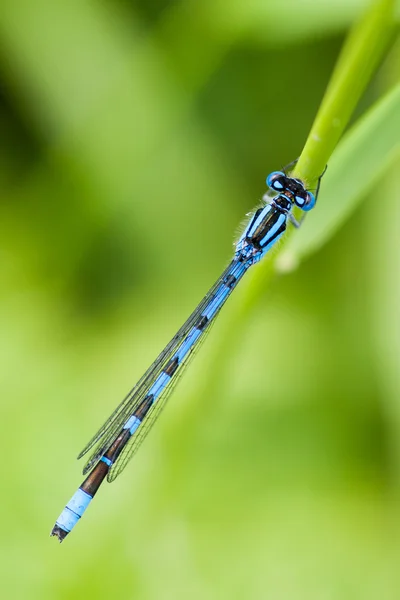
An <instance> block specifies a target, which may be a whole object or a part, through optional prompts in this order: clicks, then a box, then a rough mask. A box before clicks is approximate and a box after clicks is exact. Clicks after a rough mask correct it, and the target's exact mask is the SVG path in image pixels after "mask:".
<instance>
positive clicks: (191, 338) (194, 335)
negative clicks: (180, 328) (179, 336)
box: [173, 327, 202, 362]
mask: <svg viewBox="0 0 400 600" xmlns="http://www.w3.org/2000/svg"><path fill="white" fill-rule="evenodd" d="M201 333H202V332H201V330H200V329H197V327H193V329H192V330H191V331H190V332H189V334H188V335H187V337H186V339H185V341H184V342H183V344H182V345H181V347H180V348H179V350H178V352H177V353H176V354H175V355H174V357H173V358H175V357H177V358H178V360H179V362H182V360H183V359H184V358H185V356H186V355H187V353H188V352H189V351H190V349H191V348H192V346H193V345H194V344H195V343H196V341H197V339H198V338H199V337H200V336H201Z"/></svg>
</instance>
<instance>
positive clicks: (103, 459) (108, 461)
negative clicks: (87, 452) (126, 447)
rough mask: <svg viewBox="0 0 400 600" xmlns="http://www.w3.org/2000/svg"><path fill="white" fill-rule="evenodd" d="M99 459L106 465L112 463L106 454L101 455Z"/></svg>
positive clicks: (108, 465) (109, 465)
mask: <svg viewBox="0 0 400 600" xmlns="http://www.w3.org/2000/svg"><path fill="white" fill-rule="evenodd" d="M100 460H101V461H102V462H103V463H106V465H107V467H111V465H112V464H113V462H112V460H110V459H109V458H107V456H102V457H101V459H100Z"/></svg>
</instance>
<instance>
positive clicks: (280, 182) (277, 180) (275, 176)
mask: <svg viewBox="0 0 400 600" xmlns="http://www.w3.org/2000/svg"><path fill="white" fill-rule="evenodd" d="M266 182H267V186H268V187H270V188H272V189H273V190H275V191H276V192H281V191H282V190H284V189H285V182H286V175H285V173H282V171H274V172H273V173H270V174H269V175H268V177H267V179H266Z"/></svg>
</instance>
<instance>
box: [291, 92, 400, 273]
mask: <svg viewBox="0 0 400 600" xmlns="http://www.w3.org/2000/svg"><path fill="white" fill-rule="evenodd" d="M399 131H400V85H397V86H396V87H395V88H394V89H393V90H391V91H390V92H389V93H388V94H387V95H386V96H385V97H384V98H383V99H382V100H380V101H379V102H377V103H376V104H375V106H374V107H373V108H371V109H370V110H369V111H368V113H367V114H366V115H365V116H364V117H363V118H361V119H360V121H359V122H357V123H356V124H355V125H354V126H353V127H352V129H351V130H350V131H349V132H348V134H347V135H346V136H345V137H344V138H343V140H342V141H341V143H340V144H339V146H338V148H337V151H336V152H335V154H334V155H333V157H332V160H331V161H330V163H329V168H328V170H327V172H326V175H324V178H323V180H322V188H321V189H322V193H321V202H320V203H319V204H318V205H317V207H316V209H315V210H313V211H312V212H310V214H309V215H307V219H306V221H305V222H304V224H303V225H302V227H301V228H300V230H299V231H298V232H296V234H295V235H293V236H291V238H290V240H289V242H288V244H287V246H286V247H285V251H284V253H283V254H282V256H281V257H280V259H279V262H280V264H282V265H284V264H288V263H289V264H291V263H292V264H293V262H298V261H299V260H301V259H303V258H305V257H306V256H308V255H310V254H312V253H313V252H316V251H317V250H319V249H320V248H321V246H322V245H323V244H325V243H326V242H327V241H329V240H330V238H331V237H332V236H333V235H334V234H335V232H336V231H337V230H338V229H339V228H340V226H341V225H342V224H343V223H344V222H345V220H346V219H348V218H349V216H350V215H351V214H352V213H353V212H354V210H355V209H356V208H357V206H358V204H359V203H360V201H361V200H362V199H363V198H364V197H365V196H366V194H367V193H368V191H369V190H370V189H371V188H372V186H373V185H374V184H375V183H377V181H378V180H379V178H380V177H381V176H382V174H383V173H384V172H385V171H386V170H387V169H388V168H389V167H390V166H391V165H392V164H393V162H394V161H395V160H396V159H397V157H398V156H399V154H400V140H399ZM281 261H282V262H281Z"/></svg>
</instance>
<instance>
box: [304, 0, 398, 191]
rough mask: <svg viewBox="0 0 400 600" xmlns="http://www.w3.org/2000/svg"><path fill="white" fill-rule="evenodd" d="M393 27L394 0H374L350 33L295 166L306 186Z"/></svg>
mask: <svg viewBox="0 0 400 600" xmlns="http://www.w3.org/2000/svg"><path fill="white" fill-rule="evenodd" d="M394 30H395V2H394V0H376V1H374V2H373V3H372V4H371V6H370V7H369V8H368V10H367V11H366V12H365V14H364V15H363V16H362V18H361V19H360V21H359V22H358V23H357V24H356V25H355V26H354V27H353V29H352V31H351V32H350V35H349V36H348V38H347V41H346V42H345V44H344V46H343V49H342V52H341V54H340V56H339V59H338V61H337V64H336V67H335V70H334V72H333V75H332V78H331V80H330V83H329V85H328V88H327V90H326V93H325V96H324V99H323V101H322V103H321V106H320V109H319V111H318V113H317V116H316V118H315V121H314V123H313V126H312V127H311V131H310V133H309V135H308V138H307V141H306V143H305V146H304V149H303V151H302V153H301V156H300V158H299V161H298V163H297V165H296V167H295V169H294V174H295V175H296V176H297V177H300V178H301V179H303V180H304V181H305V182H306V183H307V184H308V185H309V186H312V185H315V183H316V180H317V179H318V177H319V176H320V174H321V173H322V172H323V171H324V169H325V166H326V165H327V163H328V161H329V158H330V156H331V154H332V152H333V150H334V149H335V147H336V144H337V143H338V141H339V139H340V137H341V135H342V133H343V131H344V129H345V128H346V126H347V124H348V122H349V119H350V117H351V115H352V113H353V111H354V109H355V107H356V105H357V103H358V101H359V99H360V97H361V95H362V93H363V92H364V90H365V88H366V87H367V85H368V83H369V82H370V80H371V77H372V75H373V74H374V72H375V70H376V68H377V66H378V65H379V63H380V61H381V60H382V57H383V56H384V54H385V51H386V50H387V48H388V46H389V44H390V42H391V41H392V39H393V33H394Z"/></svg>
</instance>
